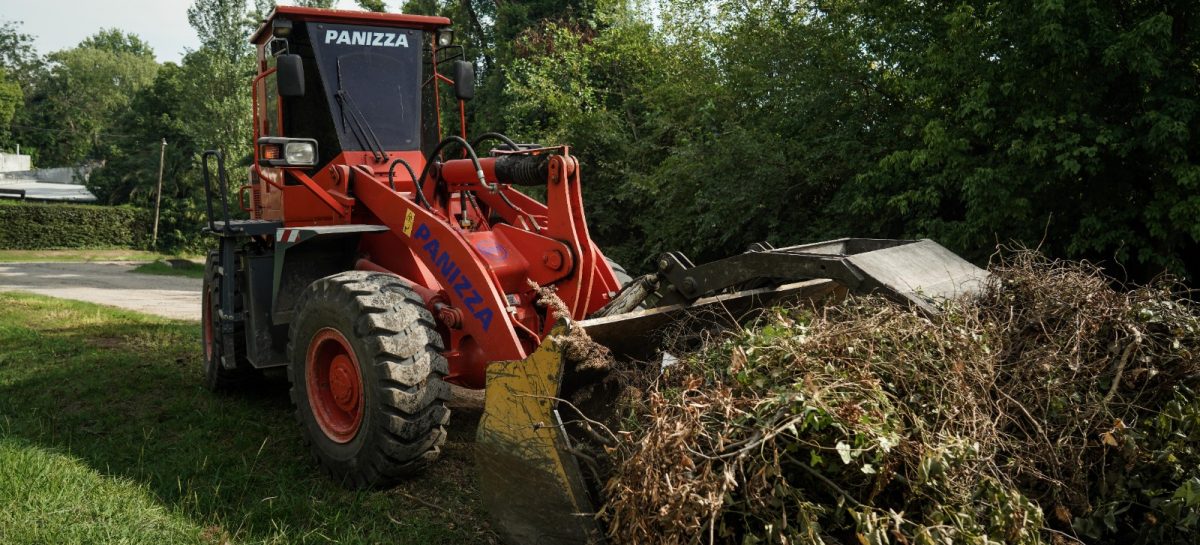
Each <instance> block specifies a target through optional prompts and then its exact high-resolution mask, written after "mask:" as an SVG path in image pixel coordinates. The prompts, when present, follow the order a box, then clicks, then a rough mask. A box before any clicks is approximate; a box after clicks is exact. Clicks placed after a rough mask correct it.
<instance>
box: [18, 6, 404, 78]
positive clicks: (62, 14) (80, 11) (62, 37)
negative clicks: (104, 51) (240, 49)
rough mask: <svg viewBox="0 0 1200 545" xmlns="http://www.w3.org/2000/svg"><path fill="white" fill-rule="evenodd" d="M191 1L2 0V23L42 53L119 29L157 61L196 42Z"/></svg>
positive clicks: (176, 58)
mask: <svg viewBox="0 0 1200 545" xmlns="http://www.w3.org/2000/svg"><path fill="white" fill-rule="evenodd" d="M279 3H281V4H290V3H292V2H286V1H285V2H279ZM191 4H192V0H0V21H22V22H23V23H24V24H22V25H21V26H20V29H21V31H22V32H24V33H25V34H30V35H32V36H33V38H34V47H36V48H37V50H38V53H41V54H43V55H44V54H46V53H50V52H53V51H58V50H60V49H70V48H72V47H75V46H76V45H78V44H79V42H81V41H83V39H84V38H87V37H88V36H91V35H93V34H95V33H96V32H97V31H99V30H100V29H102V28H118V29H121V30H123V31H125V32H132V33H134V34H137V35H138V36H139V37H140V38H142V39H143V40H145V41H146V42H147V43H149V44H150V47H152V48H154V54H155V55H156V56H157V57H158V60H159V62H167V61H172V62H175V63H178V62H179V61H180V60H181V59H182V58H183V55H184V53H185V50H186V49H195V48H197V47H199V45H200V44H199V43H198V42H197V41H196V35H195V33H194V32H192V27H190V26H188V22H187V9H188V6H190V5H191ZM396 4H398V2H394V1H393V2H389V3H388V5H389V6H393V5H396ZM337 7H338V8H340V9H357V8H356V7H355V5H354V2H353V1H351V0H338V4H337Z"/></svg>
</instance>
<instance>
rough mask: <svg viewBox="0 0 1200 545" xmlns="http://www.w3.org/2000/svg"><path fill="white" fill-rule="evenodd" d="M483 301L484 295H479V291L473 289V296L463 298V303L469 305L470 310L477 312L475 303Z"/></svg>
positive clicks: (468, 309)
mask: <svg viewBox="0 0 1200 545" xmlns="http://www.w3.org/2000/svg"><path fill="white" fill-rule="evenodd" d="M482 302H483V296H482V295H479V292H478V291H475V290H471V296H470V297H468V298H466V299H463V304H464V305H467V311H468V312H475V305H478V304H479V303H482Z"/></svg>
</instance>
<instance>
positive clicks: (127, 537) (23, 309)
mask: <svg viewBox="0 0 1200 545" xmlns="http://www.w3.org/2000/svg"><path fill="white" fill-rule="evenodd" d="M198 336H199V331H198V326H197V325H196V324H195V323H194V322H180V321H170V320H165V319H159V318H154V317H149V316H145V315H141V314H136V313H131V312H125V311H120V310H115V309H109V308H106V307H100V306H96V305H91V304H86V303H78V302H72V301H63V300H57V299H50V298H45V297H38V296H32V295H24V294H12V293H0V543H5V544H41V543H79V544H84V543H212V544H218V543H220V544H224V543H280V544H283V543H288V544H291V543H422V544H424V543H431V544H437V543H446V544H449V543H456V544H457V543H492V542H495V540H496V538H495V536H494V534H492V533H491V532H490V531H489V530H488V528H487V526H486V524H485V523H484V522H483V521H482V512H481V507H480V504H479V501H478V492H477V486H476V481H475V471H474V462H473V459H472V456H473V445H472V437H473V434H474V428H475V425H476V423H477V421H478V418H479V414H478V412H473V413H472V412H464V411H458V412H456V414H455V416H454V419H453V420H452V421H451V429H450V438H449V440H448V441H447V445H446V448H445V450H444V451H443V457H442V460H440V461H439V463H438V464H436V466H435V467H434V468H433V469H431V470H430V471H429V472H428V473H426V474H425V475H423V476H421V477H419V478H416V479H413V480H411V481H408V482H406V483H404V484H402V485H401V486H399V487H397V488H395V489H392V490H384V491H365V492H352V491H347V490H344V489H342V488H340V487H338V486H336V485H335V484H333V483H332V482H331V481H329V480H328V479H325V478H323V477H322V476H321V474H320V472H319V470H318V468H317V467H316V465H315V464H314V463H313V462H312V460H311V458H310V456H309V454H308V452H307V451H306V450H305V449H304V447H303V446H302V444H301V441H300V434H299V430H298V429H297V427H296V424H295V423H294V420H293V418H292V415H291V407H290V403H289V401H288V395H287V385H286V381H283V380H280V379H274V380H271V379H267V380H264V381H263V382H262V383H260V384H258V385H256V386H255V387H254V388H251V389H248V390H247V391H244V392H240V393H236V394H232V395H223V396H222V395H215V394H212V393H210V392H208V391H207V390H205V389H203V388H202V387H201V386H200V380H201V376H200V363H199V361H198V353H199V343H198V341H197V338H198ZM531 492H532V491H531ZM413 498H421V499H422V500H424V502H422V501H416V500H414V499H413ZM427 504H432V505H433V506H436V507H437V508H433V507H430V506H429V505H427Z"/></svg>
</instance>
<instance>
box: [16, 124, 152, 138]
mask: <svg viewBox="0 0 1200 545" xmlns="http://www.w3.org/2000/svg"><path fill="white" fill-rule="evenodd" d="M9 127H10V128H14V129H21V130H26V131H41V132H53V133H64V132H68V133H80V132H82V131H75V130H71V129H51V128H48V127H31V126H29V125H17V124H12V125H9ZM96 136H107V137H113V138H142V135H140V134H117V133H111V132H101V133H96Z"/></svg>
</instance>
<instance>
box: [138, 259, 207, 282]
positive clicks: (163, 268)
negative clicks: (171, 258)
mask: <svg viewBox="0 0 1200 545" xmlns="http://www.w3.org/2000/svg"><path fill="white" fill-rule="evenodd" d="M133 272H135V273H142V274H158V275H163V276H186V277H188V278H204V265H202V264H200V263H196V262H189V263H184V264H182V265H171V264H170V263H167V262H166V261H163V260H162V259H158V260H155V261H152V262H150V263H145V264H142V265H138V266H137V267H136V268H134V269H133Z"/></svg>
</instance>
